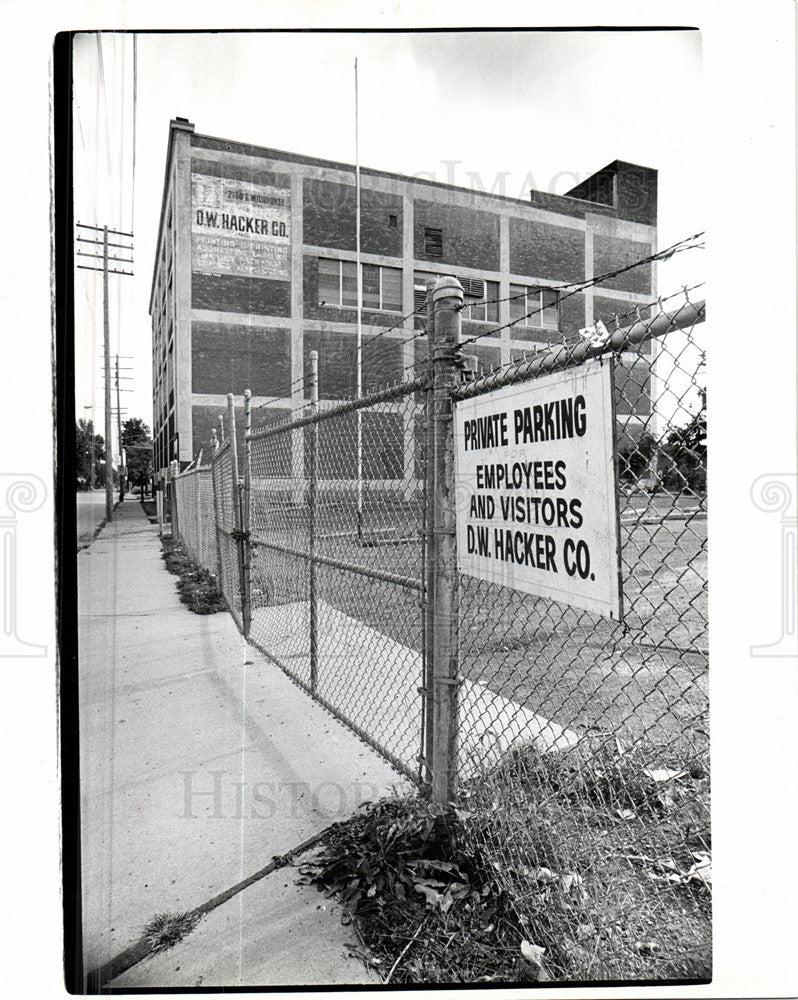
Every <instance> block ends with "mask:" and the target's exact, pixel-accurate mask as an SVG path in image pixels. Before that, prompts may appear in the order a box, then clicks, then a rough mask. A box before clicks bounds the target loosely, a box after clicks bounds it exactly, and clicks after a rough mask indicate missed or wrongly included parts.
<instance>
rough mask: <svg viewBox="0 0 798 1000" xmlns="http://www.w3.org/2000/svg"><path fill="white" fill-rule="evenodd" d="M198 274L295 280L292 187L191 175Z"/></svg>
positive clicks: (193, 243) (193, 247)
mask: <svg viewBox="0 0 798 1000" xmlns="http://www.w3.org/2000/svg"><path fill="white" fill-rule="evenodd" d="M191 213H192V216H191V253H192V261H191V266H192V270H194V271H198V272H200V273H202V274H231V275H237V274H241V275H248V276H250V277H253V278H276V279H279V280H286V281H287V280H288V279H289V278H290V277H291V193H290V191H289V190H288V189H287V188H278V187H272V186H271V185H267V184H251V183H249V182H248V181H232V180H227V179H226V178H224V177H211V176H209V175H207V174H195V173H192V175H191Z"/></svg>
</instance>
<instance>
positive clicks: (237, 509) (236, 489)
mask: <svg viewBox="0 0 798 1000" xmlns="http://www.w3.org/2000/svg"><path fill="white" fill-rule="evenodd" d="M226 436H227V440H228V441H229V442H230V446H229V447H230V468H231V476H230V478H231V484H230V492H231V500H232V503H233V523H234V528H233V537H234V538H235V540H236V552H237V555H238V560H237V561H238V586H239V591H240V597H241V627H242V629H243V631H244V635H246V634H247V630H248V626H249V622H248V621H247V622H245V618H246V617H247V615H248V612H249V609H248V608H246V604H247V599H246V574H245V571H244V525H243V519H242V517H241V484H240V483H239V481H238V441H237V436H236V407H235V401H234V398H233V394H232V392H230V393H228V394H227V435H226Z"/></svg>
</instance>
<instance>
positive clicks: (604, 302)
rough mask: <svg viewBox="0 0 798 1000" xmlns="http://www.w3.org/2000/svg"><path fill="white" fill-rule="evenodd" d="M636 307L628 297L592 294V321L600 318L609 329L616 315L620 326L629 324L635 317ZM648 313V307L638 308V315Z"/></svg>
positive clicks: (643, 315)
mask: <svg viewBox="0 0 798 1000" xmlns="http://www.w3.org/2000/svg"><path fill="white" fill-rule="evenodd" d="M636 308H637V305H636V303H634V302H630V301H629V300H628V299H614V298H613V299H611V298H607V297H605V296H604V295H594V296H593V319H594V321H597V320H602V321H603V322H604V323H605V324H606V326H607V327H608V328H609V329H610V330H612V329H614V327H615V317H616V315H617V316H618V320H619V322H620V324H621V326H629V325H630V324H631V323H633V322H634V321H635V318H636V317H635V309H636ZM649 313H650V310H649V309H646V308H641V309H640V315H641V316H642V317H643V318H645V317H646V316H648V315H649Z"/></svg>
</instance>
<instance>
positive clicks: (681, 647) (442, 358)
mask: <svg viewBox="0 0 798 1000" xmlns="http://www.w3.org/2000/svg"><path fill="white" fill-rule="evenodd" d="M442 280H446V279H442ZM439 284H440V282H439ZM436 287H437V286H436ZM448 287H449V288H450V292H451V285H450V286H448ZM458 288H459V286H458ZM569 294H572V293H569ZM456 312H457V310H456V309H451V315H454V314H455V313H456ZM451 315H450V320H451ZM702 320H703V303H699V304H697V305H696V304H694V303H693V302H692V301H691V300H690V292H687V291H685V292H683V293H680V294H679V295H677V296H674V297H671V298H670V299H666V300H657V301H656V302H651V303H648V304H647V305H645V306H642V305H641V306H636V307H634V309H633V310H632V312H631V313H630V314H629V315H626V316H616V317H615V318H614V319H613V321H612V322H610V323H609V324H608V325H607V326H605V325H604V324H602V323H597V324H596V325H595V326H594V327H592V328H591V329H589V330H582V331H572V332H571V333H567V334H565V335H563V336H562V339H561V343H560V344H559V345H557V344H554V343H551V342H550V343H548V344H540V345H537V350H534V351H528V352H527V353H526V354H521V353H520V352H518V356H517V357H515V360H513V361H512V362H511V363H510V364H509V365H505V366H503V367H500V368H498V369H495V370H493V371H489V372H487V373H483V374H481V375H480V376H479V377H478V378H472V379H470V380H469V379H468V378H466V377H465V376H464V375H463V373H462V372H463V369H469V367H470V370H472V371H473V370H474V366H473V365H471V366H469V365H467V364H463V358H462V354H463V352H464V349H466V350H467V347H468V342H466V344H465V345H463V344H460V345H458V336H457V335H454V334H453V339H452V340H451V341H450V342H447V343H443V342H442V341H440V339H439V332H438V331H437V330H436V325H437V320H435V321H434V322H431V323H429V324H428V327H429V329H428V330H426V331H425V330H421V331H417V332H416V333H415V335H414V336H413V337H412V338H411V339H413V340H422V343H421V344H419V345H418V346H419V347H420V348H422V349H423V348H424V343H423V341H424V340H426V339H429V340H431V341H432V345H431V349H430V351H429V352H428V355H427V357H426V358H425V359H423V360H422V361H421V363H417V364H414V365H412V366H409V368H408V369H406V370H405V371H404V372H403V377H404V378H405V381H403V382H401V383H399V384H397V385H393V386H389V387H387V388H385V389H381V390H379V391H375V392H372V393H371V394H370V395H368V396H365V397H362V398H359V399H353V400H345V401H342V402H330V401H327V402H320V401H319V393H318V382H317V368H316V360H315V358H314V357H313V355H314V353H315V352H311V364H310V368H309V370H306V372H305V376H304V379H303V381H305V383H306V385H305V389H306V390H307V391H306V392H305V394H304V397H303V398H304V399H307V398H308V396H309V398H310V401H309V402H305V403H304V405H302V406H300V407H299V408H298V409H297V410H295V412H294V413H293V414H292V415H291V416H290V417H289V418H288V419H281V420H280V421H279V422H277V423H267V422H261V423H260V425H258V426H255V427H254V429H252V419H251V417H252V414H251V413H250V411H249V400H248V399H247V401H246V406H247V427H248V432H247V435H246V442H245V444H246V448H245V469H244V475H243V477H242V480H241V482H239V477H238V471H237V457H236V456H237V452H236V440H235V422H234V420H233V419H232V398H231V401H230V407H229V410H230V413H229V415H230V430H229V432H228V435H227V440H226V441H225V442H224V444H222V446H221V447H220V448H218V449H217V450H216V452H215V454H214V455H213V458H212V460H211V463H210V470H209V471H210V476H208V475H207V472H208V470H204V469H203V470H196V472H195V473H193V474H188V475H186V474H184V475H183V476H179V477H177V480H176V486H177V497H178V524H179V526H180V528H179V530H180V534H181V537H182V538H183V539H184V541H185V542H186V545H187V548H188V549H189V550H190V552H191V553H192V555H193V554H194V553H195V552H196V553H197V559H198V561H202V560H203V559H205V560H208V559H212V558H213V553H214V552H215V553H216V559H217V560H218V562H217V563H216V566H217V569H218V578H219V581H220V585H221V588H222V590H223V593H224V595H225V598H226V600H227V603H228V606H229V608H230V610H231V612H232V614H233V616H234V618H235V620H236V623H237V624H238V626H239V628H240V629H242V631H244V632H245V634H246V635H247V637H248V638H249V640H250V641H251V642H253V643H254V644H255V645H257V646H258V647H259V648H260V649H261V650H262V651H263V652H265V653H266V654H267V655H268V656H269V657H270V658H271V659H272V660H273V661H274V662H275V663H277V664H278V665H279V666H280V667H281V668H282V669H283V670H284V671H285V672H286V673H287V674H288V675H289V676H290V677H292V678H293V679H294V680H295V681H296V682H297V683H298V684H299V685H300V686H302V687H303V688H304V689H305V690H306V691H308V692H309V693H310V694H311V695H313V697H315V698H316V699H317V700H318V701H320V702H321V703H322V704H323V705H325V706H326V707H327V708H328V709H329V710H330V711H331V712H333V713H334V714H335V715H336V716H337V717H338V718H340V719H341V720H343V721H344V722H345V723H346V724H347V725H349V726H350V727H351V728H352V729H353V730H354V731H355V732H356V733H358V734H359V735H360V736H361V737H362V738H363V739H365V740H366V741H367V742H368V743H370V744H371V745H372V746H374V747H375V748H376V749H377V750H378V751H379V752H380V753H382V754H383V755H384V756H385V757H386V758H387V759H388V760H389V761H391V763H392V764H393V765H394V766H395V767H396V768H397V769H399V770H400V771H402V772H403V773H405V774H406V775H408V776H410V777H411V778H412V779H414V780H415V781H418V782H419V783H420V784H421V785H422V787H424V788H426V789H427V790H428V791H429V790H431V794H432V798H433V801H434V802H436V803H437V806H438V807H439V808H440V807H441V806H444V807H446V806H449V805H454V807H455V808H456V809H457V810H458V813H459V815H460V817H461V819H463V821H464V829H465V830H466V831H467V836H468V837H469V838H470V839H471V841H472V842H473V846H474V848H475V849H477V850H479V852H480V853H481V854H482V856H483V857H485V858H487V859H488V860H489V861H490V863H491V864H492V865H493V867H494V868H495V870H496V872H497V878H498V879H499V881H500V882H501V883H502V885H503V886H504V888H505V889H506V891H507V893H508V895H509V897H510V898H511V899H512V900H513V902H514V906H515V909H516V911H517V913H518V917H519V920H520V921H521V923H522V925H523V926H524V928H525V931H526V935H527V939H528V941H529V942H531V943H538V944H540V943H541V942H542V941H545V942H546V948H547V955H546V963H547V969H548V971H549V974H550V975H551V976H552V977H553V978H557V979H567V980H574V979H620V980H629V979H635V978H645V979H651V978H662V979H663V980H667V979H674V978H684V977H688V978H689V977H702V976H706V975H708V974H709V972H710V969H711V952H710V893H709V889H710V884H711V864H710V851H711V839H710V827H709V738H708V697H707V696H708V680H707V653H708V648H707V533H706V524H707V522H706V513H707V507H706V391H705V382H704V371H705V360H704V353H703V349H702V347H701V342H700V339H699V338H698V337H697V336H696V330H695V328H696V324H698V323H700V322H701V321H702ZM453 322H454V321H453V320H452V323H453ZM458 322H459V321H458ZM454 329H455V327H454V326H451V330H454ZM457 329H458V330H459V326H458V327H457ZM427 335H429V337H428V336H427ZM471 339H472V340H474V339H479V338H471ZM422 354H423V350H422ZM590 358H596V359H602V363H604V362H606V363H609V359H612V380H613V381H612V393H613V396H614V399H613V413H614V420H615V446H614V452H615V456H616V463H617V471H616V476H615V478H614V483H615V485H614V487H613V488H614V489H616V490H617V496H616V497H615V498H614V499H617V505H618V515H619V528H618V530H619V540H620V586H621V592H622V605H623V613H622V614H621V615H620V616H617V615H616V616H615V617H608V616H606V615H604V614H599V613H595V612H592V611H586V610H581V609H580V608H579V607H574V606H571V605H570V604H568V603H564V602H562V601H558V600H554V599H551V598H547V597H542V596H533V595H532V594H528V593H523V592H521V591H519V590H516V589H511V588H510V587H507V586H501V585H499V584H496V583H491V582H488V581H487V580H485V579H478V578H476V577H474V576H470V575H467V574H465V573H458V572H457V566H456V563H455V557H456V552H455V544H454V537H453V536H454V531H453V528H452V523H453V521H454V516H455V514H454V506H455V503H456V496H455V494H456V489H455V483H454V472H453V452H454V448H455V442H454V439H453V436H452V432H451V429H450V425H449V424H447V421H450V422H451V421H452V419H453V416H454V414H455V413H456V411H457V407H458V406H460V405H461V404H462V403H464V402H465V401H466V400H470V399H475V398H478V397H479V396H480V395H483V394H485V393H488V392H490V391H491V390H493V389H496V388H500V387H502V386H507V385H512V384H519V385H523V386H524V388H525V391H526V392H527V393H528V395H529V398H530V399H534V398H535V393H536V383H537V382H538V380H539V379H541V378H542V377H543V376H545V375H547V374H550V373H552V372H555V371H567V370H569V369H577V368H578V366H580V365H581V364H582V362H584V361H586V360H588V359H590ZM441 373H443V377H442V375H441ZM254 416H255V423H256V424H258V421H259V420H263V421H267V420H268V416H269V411H268V408H267V409H265V410H263V411H256V413H255V414H254ZM447 428H449V429H448V430H447ZM447 435H448V436H447ZM200 474H201V475H200ZM209 479H210V482H211V484H212V489H211V490H210V492H211V493H212V499H213V515H214V516H213V521H214V526H215V532H216V538H215V543H216V548H215V549H214V548H213V546H212V545H210V544H209V542H208V518H209V516H210V507H209V504H208V492H209V491H208V481H209ZM447 504H448V505H449V507H448V508H447V509H444V508H446V505H447ZM442 505H443V506H442ZM541 509H542V504H541ZM199 521H202V525H201V526H200V525H199V523H198V522H199ZM447 553H448V555H447ZM447 559H448V560H449V562H446V560H447ZM206 565H207V562H206ZM209 568H211V567H210V566H209ZM447 601H448V603H447ZM447 713H448V714H447ZM444 772H446V773H445V774H444ZM552 942H554V943H553V944H552Z"/></svg>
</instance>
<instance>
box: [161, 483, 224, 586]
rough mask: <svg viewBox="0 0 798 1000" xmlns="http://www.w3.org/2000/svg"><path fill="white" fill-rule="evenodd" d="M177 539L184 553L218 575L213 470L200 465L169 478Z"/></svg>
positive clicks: (198, 564)
mask: <svg viewBox="0 0 798 1000" xmlns="http://www.w3.org/2000/svg"><path fill="white" fill-rule="evenodd" d="M172 489H173V490H174V498H175V503H176V505H177V523H178V525H179V529H178V530H179V534H180V541H181V543H182V545H183V547H184V549H185V550H186V555H188V557H189V559H191V561H192V562H194V563H196V564H197V566H202V567H203V568H204V569H207V570H208V571H209V572H210V573H212V574H213V575H214V576H215V577H217V578H218V576H219V544H218V540H217V538H216V512H215V510H214V491H213V473H212V471H211V468H210V466H207V465H201V466H199V467H197V468H194V469H189V470H187V471H185V472H181V473H179V474H178V475H176V476H175V477H174V478H173V479H172Z"/></svg>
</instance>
